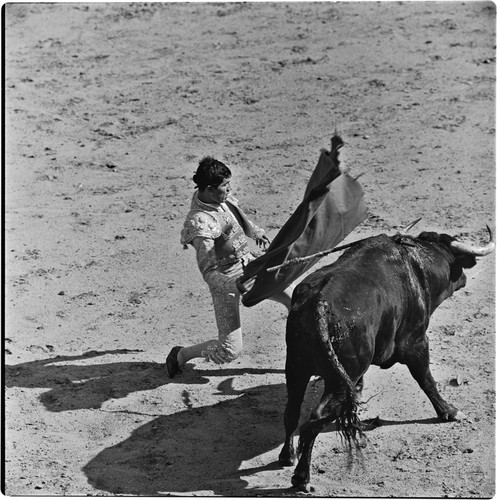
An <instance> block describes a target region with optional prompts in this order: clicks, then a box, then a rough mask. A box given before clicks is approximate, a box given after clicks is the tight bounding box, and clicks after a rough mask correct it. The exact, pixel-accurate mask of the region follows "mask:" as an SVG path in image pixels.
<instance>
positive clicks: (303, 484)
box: [292, 475, 311, 493]
mask: <svg viewBox="0 0 497 500" xmlns="http://www.w3.org/2000/svg"><path fill="white" fill-rule="evenodd" d="M292 486H293V487H294V488H296V489H297V490H299V491H302V492H304V493H309V492H310V491H311V487H310V486H309V481H306V480H305V479H302V478H301V477H299V476H296V475H295V476H293V477H292Z"/></svg>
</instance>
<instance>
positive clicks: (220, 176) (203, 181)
mask: <svg viewBox="0 0 497 500" xmlns="http://www.w3.org/2000/svg"><path fill="white" fill-rule="evenodd" d="M230 177H231V170H230V169H229V168H228V167H227V166H226V165H225V164H224V163H223V162H221V161H219V160H216V159H215V158H212V157H211V156H206V157H205V158H203V159H202V160H200V162H199V164H198V168H197V171H196V172H195V175H194V176H193V182H194V183H195V184H196V185H197V187H198V189H199V190H200V191H204V190H205V188H206V187H207V186H213V187H217V186H219V184H221V183H222V182H223V181H224V179H229V178H230Z"/></svg>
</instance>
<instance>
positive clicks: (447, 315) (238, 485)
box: [4, 1, 495, 498]
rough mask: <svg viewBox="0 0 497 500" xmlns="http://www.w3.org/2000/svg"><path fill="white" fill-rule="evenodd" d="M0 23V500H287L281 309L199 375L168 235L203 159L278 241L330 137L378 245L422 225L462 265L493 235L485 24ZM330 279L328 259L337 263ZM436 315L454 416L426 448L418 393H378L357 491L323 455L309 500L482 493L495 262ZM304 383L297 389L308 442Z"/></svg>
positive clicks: (169, 10)
mask: <svg viewBox="0 0 497 500" xmlns="http://www.w3.org/2000/svg"><path fill="white" fill-rule="evenodd" d="M4 9H5V19H6V25H5V68H4V69H5V74H4V78H5V81H4V83H5V88H6V107H5V125H6V131H7V132H6V151H5V153H6V154H5V182H6V200H5V237H6V244H5V264H6V279H5V281H6V283H5V306H6V307H5V327H6V328H5V337H4V340H5V346H4V347H5V356H4V362H5V370H4V380H5V384H6V389H5V400H4V403H5V407H6V412H5V421H4V425H5V438H6V440H5V461H4V466H5V485H4V488H5V489H4V491H5V492H6V494H8V495H29V496H32V495H44V496H56V495H80V496H85V495H147V496H151V495H168V494H174V493H178V494H181V495H187V496H193V495H222V496H299V495H302V494H300V493H297V492H295V491H294V490H292V489H291V488H290V478H291V475H292V468H281V467H279V466H278V464H277V456H278V453H279V449H280V447H281V445H282V443H283V438H284V429H283V424H282V412H283V409H284V405H285V400H286V393H285V383H284V372H283V367H284V361H285V343H284V330H285V316H286V315H285V310H284V309H283V308H282V307H281V306H279V305H277V304H274V303H270V302H263V303H261V304H259V305H258V306H256V307H254V308H244V309H243V311H242V314H243V323H244V332H245V352H244V354H243V356H242V357H241V358H239V359H238V360H236V361H235V362H234V363H233V364H231V365H226V366H224V367H218V366H214V365H212V364H209V363H206V362H198V363H195V364H189V365H188V366H187V367H186V369H185V372H184V374H183V375H182V376H181V377H180V378H178V379H175V380H174V381H171V380H169V379H168V378H167V376H166V375H165V370H164V362H165V357H166V355H167V353H168V352H169V350H170V348H171V347H173V346H174V345H177V344H181V345H185V344H190V343H194V342H199V341H202V340H206V339H208V338H211V337H214V336H215V335H216V330H215V325H214V317H213V312H212V306H211V301H210V296H209V293H208V290H207V287H206V285H205V283H204V282H203V281H202V278H201V276H200V274H199V272H198V269H197V268H196V262H195V256H194V253H193V251H192V250H188V251H186V250H183V249H182V247H181V245H180V243H179V233H180V229H181V227H182V224H183V220H184V216H185V214H186V212H187V210H188V207H189V202H190V198H191V194H192V191H193V183H192V181H191V177H192V174H193V172H194V170H195V168H196V165H197V163H198V161H199V159H200V158H202V157H203V156H205V155H207V154H210V155H214V156H216V157H218V158H219V159H222V160H223V161H225V162H227V164H228V165H229V166H230V167H231V168H232V171H233V174H234V177H233V182H232V184H233V186H234V190H235V192H236V193H235V194H236V196H237V197H238V198H239V200H240V201H241V203H242V206H243V207H244V208H245V209H246V211H247V213H248V214H249V216H250V217H251V218H252V219H253V220H254V221H255V222H256V223H258V224H259V225H261V226H263V227H265V228H266V229H267V232H268V234H269V236H270V237H271V236H274V235H275V234H276V232H277V230H278V228H280V227H281V226H282V224H283V223H284V222H285V221H286V220H287V218H288V217H289V215H290V214H291V213H292V212H293V210H294V209H295V208H296V207H297V205H298V204H299V202H300V199H301V196H302V195H303V190H304V188H305V184H306V182H307V180H308V178H309V176H310V173H311V172H312V169H313V168H314V166H315V164H316V162H317V159H318V156H319V150H320V149H321V148H323V147H329V141H330V138H331V135H332V133H333V131H334V129H335V127H336V128H337V129H338V130H339V132H340V133H341V134H342V136H343V137H344V139H345V140H346V142H347V145H346V147H345V148H344V150H343V153H342V156H341V158H342V160H343V167H344V168H345V169H348V170H349V171H350V172H352V173H353V174H354V175H358V174H363V175H362V177H361V179H360V181H361V183H362V185H363V187H364V191H365V195H366V201H367V204H368V207H369V218H368V220H367V221H366V222H365V223H363V224H362V225H360V226H359V227H358V228H357V229H356V230H355V231H354V232H353V233H352V234H351V235H350V236H349V237H348V238H347V240H346V242H347V241H352V240H354V239H360V238H362V237H365V236H369V235H373V234H379V233H382V232H386V233H388V234H393V233H394V232H396V231H397V230H398V229H399V228H401V227H403V226H404V225H406V224H408V223H409V222H411V221H412V220H414V219H416V218H418V217H422V221H421V222H420V223H419V224H418V225H417V226H416V232H418V230H419V231H422V230H427V229H430V230H438V231H443V232H448V233H450V234H452V235H456V236H461V237H463V238H465V239H467V240H468V241H470V242H477V241H482V240H485V238H486V231H485V224H488V225H489V226H490V227H492V228H494V227H495V205H494V201H495V99H494V97H495V6H494V5H493V4H492V3H490V2H469V1H468V2H462V3H461V2H457V3H452V2H426V3H425V2H398V3H390V2H388V3H387V2H367V3H362V2H354V3H328V2H322V3H275V4H270V3H245V4H242V3H216V4H191V3H187V4H162V3H147V4H145V3H143V4H140V3H137V4H119V3H116V4H102V3H93V4H83V3H76V4H70V3H65V4H54V5H51V4H11V5H7V6H6V7H5V6H4ZM336 257H337V256H336V254H333V255H331V256H329V257H326V258H325V259H323V260H322V263H323V264H324V263H326V264H327V263H330V262H332V261H333V259H335V258H336ZM466 274H467V276H468V283H467V286H466V288H465V289H463V290H460V291H459V292H458V293H457V294H456V295H454V297H453V298H451V299H449V300H447V301H446V302H445V303H444V304H442V306H441V307H440V309H439V310H438V311H437V312H436V313H435V314H434V316H433V318H432V323H431V325H430V332H429V336H430V341H431V353H432V370H433V374H434V376H435V378H436V379H437V381H438V383H439V386H440V390H441V393H442V394H443V395H444V397H446V398H447V399H448V400H449V401H451V402H452V403H453V404H455V405H456V406H457V407H458V408H459V409H460V410H461V411H463V412H464V413H465V414H466V415H467V416H468V419H467V420H465V421H463V422H460V423H443V424H442V423H439V422H438V421H437V420H436V418H435V417H436V416H435V413H434V411H433V408H432V407H431V405H430V403H429V402H428V400H427V398H426V397H425V395H424V394H422V393H421V391H420V390H419V388H418V387H417V385H416V383H415V382H414V381H413V380H412V378H411V377H410V375H409V373H408V371H407V369H406V368H405V367H403V366H400V365H396V366H395V367H393V368H392V369H390V370H387V371H380V370H378V369H376V368H371V370H370V371H369V372H368V374H367V376H366V388H365V398H366V399H368V398H371V399H370V400H369V402H368V404H367V405H366V406H365V407H364V408H363V409H362V411H361V416H362V418H365V419H366V418H374V417H376V416H379V417H380V418H381V419H382V421H383V424H384V425H382V426H380V427H378V428H376V429H374V430H371V431H369V432H368V433H367V437H368V446H367V448H366V449H365V451H364V455H365V460H364V462H363V464H362V466H359V465H356V466H354V467H352V468H348V466H347V453H346V452H345V450H344V448H343V446H342V444H341V442H340V439H339V438H338V437H337V436H336V434H335V432H333V431H332V430H329V431H328V432H324V433H323V434H321V435H320V436H319V437H318V439H317V442H316V446H315V450H314V455H313V457H314V461H313V467H312V473H313V480H312V486H313V487H314V492H313V493H311V494H313V495H317V496H346V497H347V496H373V497H375V496H380V497H383V496H396V497H397V496H402V497H406V496H407V497H412V496H416V497H428V496H429V497H478V498H481V497H491V496H492V495H493V494H494V492H495V482H494V477H495V432H494V431H495V427H494V425H495V409H494V404H495V359H494V358H495V357H494V351H495V314H494V313H495V308H494V303H495V294H494V290H495V261H494V257H493V256H490V257H486V258H484V259H481V260H480V262H479V263H478V265H477V266H476V267H475V268H473V269H470V270H468V271H467V273H466ZM319 390H320V386H319V382H316V383H315V384H313V385H312V386H311V387H310V388H309V395H308V399H307V400H306V404H305V409H304V411H303V414H304V415H303V418H305V417H306V414H308V412H309V409H310V407H311V406H312V403H313V401H314V400H315V398H316V396H317V395H318V394H319Z"/></svg>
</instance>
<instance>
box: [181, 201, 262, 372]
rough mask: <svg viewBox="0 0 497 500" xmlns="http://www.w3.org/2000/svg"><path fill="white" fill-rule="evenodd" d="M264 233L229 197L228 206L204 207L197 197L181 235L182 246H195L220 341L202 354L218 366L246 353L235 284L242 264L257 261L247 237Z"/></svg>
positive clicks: (214, 341)
mask: <svg viewBox="0 0 497 500" xmlns="http://www.w3.org/2000/svg"><path fill="white" fill-rule="evenodd" d="M263 235H264V230H263V229H261V228H259V227H257V226H256V225H255V224H254V223H252V222H251V221H249V220H248V219H247V218H246V216H245V214H244V213H243V212H242V210H241V209H240V208H239V207H238V202H237V200H236V199H235V198H234V197H233V196H231V195H229V196H228V198H227V200H226V203H221V204H220V205H217V204H216V205H214V204H209V203H204V202H202V201H200V200H199V199H198V196H197V192H196V193H195V194H194V196H193V199H192V204H191V207H190V211H189V213H188V215H187V216H186V220H185V223H184V226H183V230H182V231H181V243H182V244H183V245H184V246H185V248H187V245H192V246H193V247H194V248H195V250H196V252H197V263H198V267H199V269H200V272H201V273H202V276H203V278H204V280H205V281H206V282H207V284H208V286H209V289H210V292H211V295H212V302H213V305H214V313H215V317H216V323H217V328H218V339H213V340H212V341H210V342H209V346H208V348H207V349H206V350H205V351H204V352H203V353H202V354H203V355H204V356H205V358H206V359H209V360H211V361H214V362H216V363H228V362H230V361H233V360H234V359H235V358H236V357H238V356H239V355H240V353H241V352H242V349H243V341H242V330H241V322H240V292H239V290H238V288H237V286H236V280H237V278H239V277H240V276H241V275H242V274H243V265H242V263H247V262H249V261H250V260H252V259H253V258H254V257H253V255H252V254H251V253H250V251H249V248H248V244H247V237H250V238H254V239H255V238H261V237H262V236H263Z"/></svg>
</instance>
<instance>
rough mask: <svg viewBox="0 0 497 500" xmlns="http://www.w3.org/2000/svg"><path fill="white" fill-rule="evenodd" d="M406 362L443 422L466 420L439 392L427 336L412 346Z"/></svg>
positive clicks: (406, 356) (406, 355)
mask: <svg viewBox="0 0 497 500" xmlns="http://www.w3.org/2000/svg"><path fill="white" fill-rule="evenodd" d="M404 362H405V364H406V365H407V367H408V368H409V371H410V372H411V375H412V376H413V377H414V379H415V380H416V382H417V383H418V384H419V386H420V387H421V389H423V391H424V392H425V394H426V395H427V396H428V398H429V400H430V401H431V404H432V405H433V407H434V408H435V411H436V412H437V415H438V417H439V418H440V419H441V420H443V421H445V422H447V421H456V420H462V419H463V418H465V415H464V414H463V413H462V412H460V411H459V410H458V409H457V408H456V407H455V406H453V405H451V404H449V403H447V401H445V400H444V399H443V398H442V396H441V395H440V393H439V392H438V389H437V385H436V382H435V380H434V379H433V376H432V374H431V371H430V353H429V343H428V337H427V336H426V335H423V336H422V338H421V339H420V340H419V341H418V342H417V343H416V344H414V345H412V346H410V349H408V353H406V354H405V359H404Z"/></svg>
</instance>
